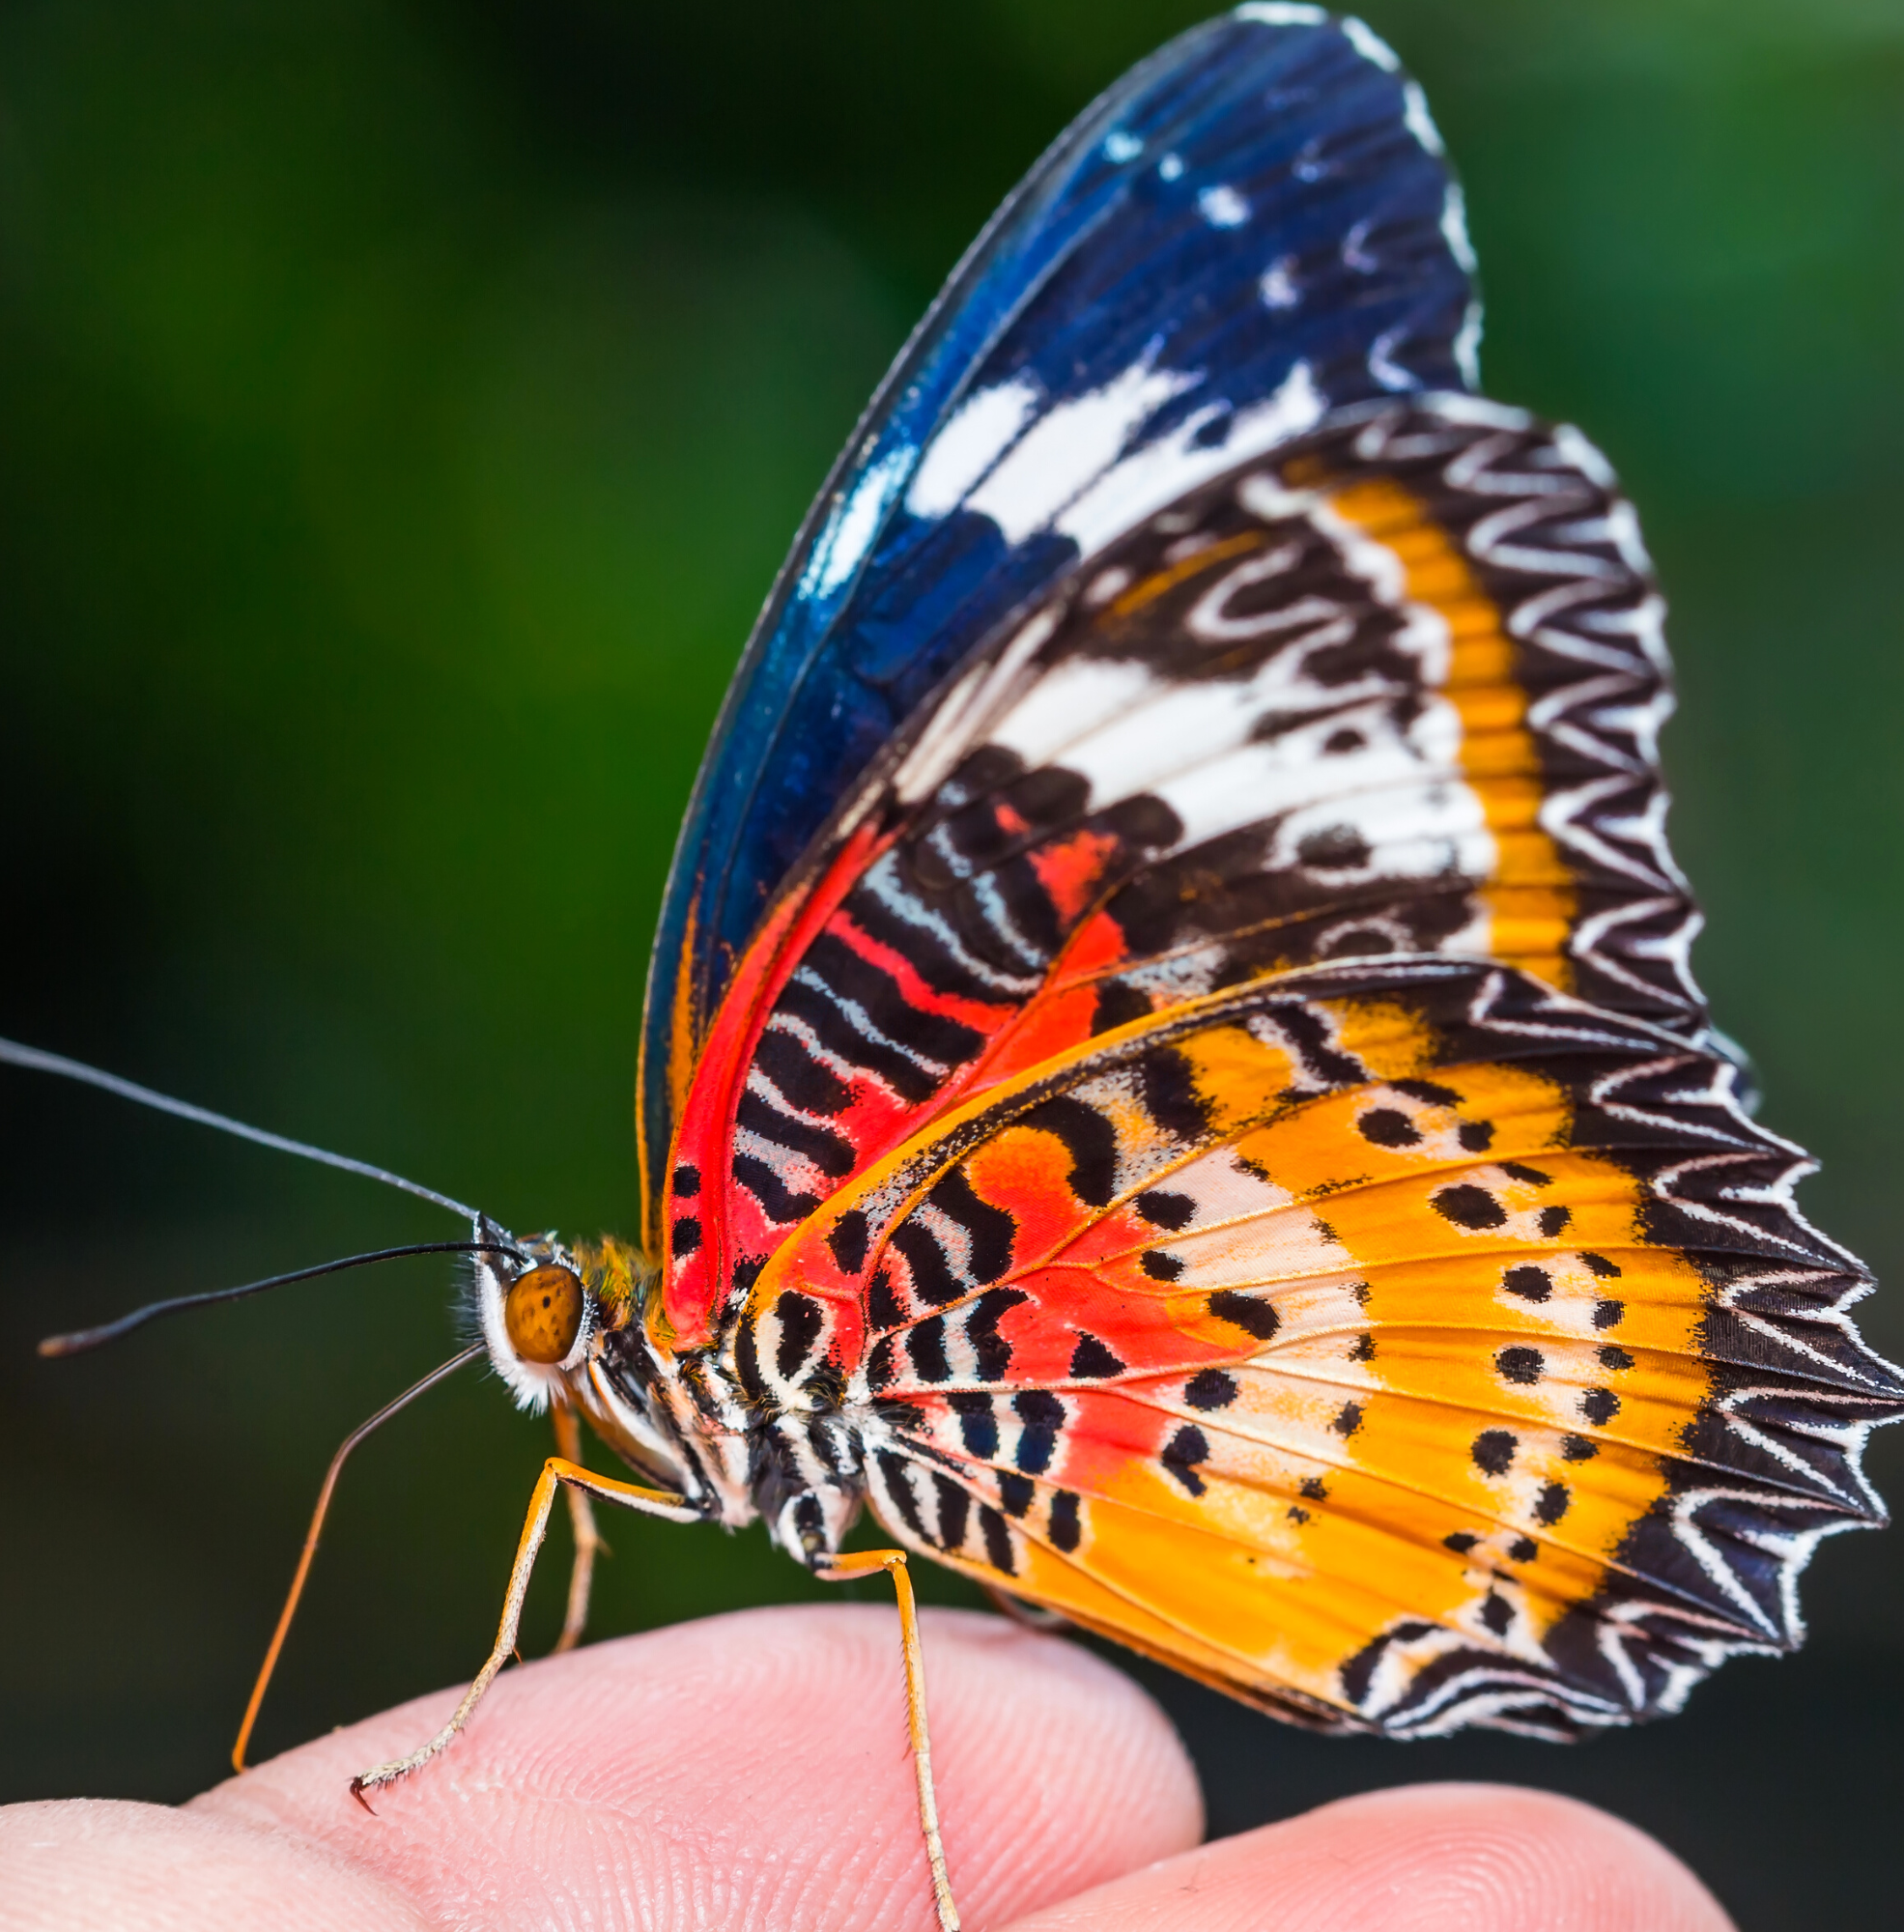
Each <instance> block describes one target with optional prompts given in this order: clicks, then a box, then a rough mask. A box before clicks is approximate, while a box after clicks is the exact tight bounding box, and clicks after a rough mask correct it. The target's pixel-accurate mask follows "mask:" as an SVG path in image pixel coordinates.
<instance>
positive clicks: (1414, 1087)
mask: <svg viewBox="0 0 1904 1932" xmlns="http://www.w3.org/2000/svg"><path fill="white" fill-rule="evenodd" d="M1388 1084H1389V1085H1390V1086H1391V1087H1392V1088H1394V1090H1395V1091H1396V1093H1398V1094H1407V1096H1408V1098H1409V1099H1410V1100H1419V1101H1421V1102H1422V1104H1423V1105H1424V1106H1429V1107H1459V1106H1460V1105H1461V1095H1460V1094H1457V1093H1456V1092H1455V1090H1454V1089H1453V1088H1452V1087H1443V1086H1441V1085H1440V1084H1439V1083H1438V1082H1437V1081H1434V1080H1391V1081H1390V1082H1389V1083H1388Z"/></svg>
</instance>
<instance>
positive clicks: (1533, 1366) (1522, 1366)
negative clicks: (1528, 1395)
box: [1494, 1348, 1547, 1388]
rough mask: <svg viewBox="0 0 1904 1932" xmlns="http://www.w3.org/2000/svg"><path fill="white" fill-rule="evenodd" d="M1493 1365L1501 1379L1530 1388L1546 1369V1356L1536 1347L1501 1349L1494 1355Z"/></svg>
mask: <svg viewBox="0 0 1904 1932" xmlns="http://www.w3.org/2000/svg"><path fill="white" fill-rule="evenodd" d="M1494 1367H1495V1369H1496V1370H1498V1371H1499V1374H1500V1378H1501V1380H1502V1381H1505V1382H1514V1383H1516V1384H1517V1385H1518V1386H1520V1387H1521V1388H1531V1387H1532V1386H1533V1385H1534V1383H1536V1382H1537V1381H1539V1380H1540V1378H1541V1377H1542V1376H1543V1375H1544V1374H1545V1373H1546V1371H1547V1358H1546V1357H1545V1356H1544V1355H1543V1354H1542V1353H1541V1351H1540V1350H1538V1349H1523V1348H1513V1349H1503V1350H1501V1351H1500V1353H1499V1354H1497V1355H1496V1356H1495V1357H1494Z"/></svg>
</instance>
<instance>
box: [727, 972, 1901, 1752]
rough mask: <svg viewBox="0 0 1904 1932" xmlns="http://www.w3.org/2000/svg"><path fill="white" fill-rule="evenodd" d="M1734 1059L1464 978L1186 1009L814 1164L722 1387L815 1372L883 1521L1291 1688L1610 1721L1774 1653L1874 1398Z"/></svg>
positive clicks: (1554, 1723) (1893, 1391)
mask: <svg viewBox="0 0 1904 1932" xmlns="http://www.w3.org/2000/svg"><path fill="white" fill-rule="evenodd" d="M1731 1077H1732V1076H1731V1069H1730V1068H1729V1066H1727V1065H1725V1064H1724V1063H1723V1062H1721V1061H1719V1060H1717V1059H1716V1058H1714V1057H1713V1056H1711V1055H1709V1054H1706V1053H1704V1052H1701V1051H1698V1050H1696V1049H1692V1048H1690V1047H1688V1046H1687V1045H1685V1044H1684V1043H1683V1042H1681V1041H1679V1040H1677V1039H1675V1038H1674V1037H1672V1036H1671V1035H1669V1034H1666V1033H1663V1032H1662V1031H1660V1030H1657V1029H1653V1028H1650V1027H1647V1026H1645V1025H1643V1024H1641V1023H1638V1022H1634V1021H1631V1020H1626V1019H1622V1018H1618V1017H1616V1016H1614V1015H1611V1014H1609V1013H1606V1012H1604V1011H1598V1010H1595V1009H1589V1008H1585V1007H1583V1006H1581V1005H1580V1004H1578V1003H1577V1002H1575V1001H1572V1000H1570V999H1567V998H1565V997H1564V996H1561V995H1558V994H1556V993H1554V992H1553V991H1552V990H1551V989H1550V988H1548V987H1546V986H1544V985H1543V984H1542V983H1541V982H1540V981H1538V980H1534V979H1533V978H1531V977H1530V976H1527V975H1524V974H1521V973H1519V972H1514V971H1510V970H1505V969H1500V968H1494V967H1490V966H1487V965H1485V964H1481V963H1472V962H1453V961H1437V960H1429V959H1409V960H1398V961H1394V962H1387V963H1382V962H1373V961H1372V962H1367V963H1364V964H1352V963H1351V964H1350V965H1346V966H1343V967H1339V968H1319V969H1310V970H1308V971H1304V972H1299V973H1296V974H1293V975H1291V976H1287V977H1284V978H1282V979H1280V980H1270V981H1266V982H1265V983H1263V984H1261V985H1259V986H1253V987H1248V988H1243V989H1240V990H1238V991H1235V992H1231V993H1227V994H1217V995H1214V996H1211V997H1210V998H1208V1000H1206V1001H1204V1002H1200V1003H1199V1004H1198V1005H1197V1006H1196V1007H1194V1008H1192V1009H1188V1010H1187V1011H1180V1012H1179V1013H1177V1014H1175V1015H1170V1016H1160V1017H1157V1018H1153V1019H1151V1020H1147V1021H1140V1022H1138V1023H1136V1024H1135V1025H1133V1026H1131V1027H1129V1028H1126V1029H1123V1030H1122V1031H1120V1032H1118V1033H1116V1034H1114V1035H1112V1036H1110V1037H1109V1038H1107V1039H1106V1040H1105V1041H1103V1042H1102V1043H1100V1044H1099V1045H1097V1046H1095V1047H1092V1046H1087V1047H1086V1048H1084V1049H1083V1050H1081V1051H1080V1052H1078V1053H1076V1054H1074V1055H1073V1056H1071V1057H1070V1058H1069V1059H1068V1060H1066V1062H1064V1063H1062V1064H1061V1065H1058V1066H1056V1067H1051V1068H1046V1069H1041V1070H1040V1071H1039V1072H1037V1073H1036V1074H1034V1075H1031V1076H1027V1077H1026V1078H1024V1079H1022V1080H1019V1081H1014V1082H1011V1083H1008V1084H1007V1085H1005V1086H1004V1087H1002V1088H1001V1089H999V1090H996V1091H995V1092H994V1094H992V1095H991V1096H989V1097H988V1098H987V1099H985V1100H981V1101H979V1102H976V1103H973V1104H972V1105H971V1106H969V1107H967V1108H966V1109H963V1110H961V1111H960V1112H959V1113H956V1114H954V1115H953V1116H952V1118H951V1119H949V1120H948V1121H946V1122H942V1123H941V1125H940V1127H939V1129H938V1130H936V1131H934V1132H932V1133H929V1134H927V1135H924V1136H922V1137H921V1138H920V1140H919V1141H917V1142H916V1143H915V1144H914V1145H913V1146H912V1147H910V1148H908V1149H905V1150H902V1151H900V1152H899V1153H898V1154H897V1155H895V1156H892V1157H889V1159H888V1160H887V1161H886V1162H884V1163H882V1164H881V1165H880V1166H879V1167H876V1168H875V1169H873V1170H871V1171H870V1172H869V1173H868V1174H867V1176H866V1177H864V1178H863V1179H861V1181H859V1182H858V1183H857V1184H855V1185H853V1186H851V1187H848V1188H847V1189H845V1190H843V1191H842V1192H841V1193H840V1194H839V1195H838V1196H837V1197H836V1198H835V1199H834V1201H832V1202H831V1203H830V1204H829V1205H828V1206H827V1207H826V1208H824V1209H823V1210H822V1211H821V1212H819V1213H818V1214H816V1215H814V1216H813V1218H812V1219H811V1221H810V1223H809V1224H808V1225H807V1226H806V1227H805V1228H803V1229H802V1231H801V1233H800V1235H799V1236H798V1237H797V1238H796V1239H795V1240H793V1241H792V1242H790V1243H788V1244H787V1245H786V1246H785V1247H784V1248H782V1250H781V1252H780V1254H779V1255H777V1257H776V1258H775V1260H774V1261H773V1263H772V1264H770V1266H769V1268H768V1269H767V1271H766V1272H765V1273H764V1274H763V1275H762V1276H761V1278H760V1279H759V1281H758V1282H757V1283H756V1284H755V1286H754V1288H753V1301H752V1304H751V1307H750V1311H749V1315H748V1318H747V1322H746V1324H745V1325H747V1326H749V1328H750V1331H751V1332H753V1333H754V1334H755V1335H756V1336H757V1337H758V1338H759V1339H758V1340H756V1343H755V1350H756V1356H755V1360H756V1368H755V1373H756V1374H757V1375H759V1376H760V1377H761V1378H762V1392H763V1394H765V1395H766V1396H768V1397H769V1399H771V1400H774V1401H777V1402H781V1403H785V1404H787V1405H789V1406H800V1405H801V1404H802V1403H803V1402H810V1400H811V1399H812V1397H811V1390H812V1389H813V1388H814V1387H816V1386H818V1384H816V1383H814V1382H813V1381H812V1379H811V1378H812V1377H813V1375H814V1373H815V1369H816V1366H817V1365H818V1364H819V1363H820V1362H821V1360H822V1358H828V1359H830V1363H831V1369H832V1372H833V1373H835V1374H837V1375H843V1376H844V1378H845V1389H846V1396H845V1400H846V1402H847V1404H848V1406H849V1407H851V1408H855V1409H858V1410H861V1411H863V1412H865V1413H867V1414H868V1415H869V1416H871V1417H872V1418H874V1419H873V1420H872V1421H871V1422H870V1423H869V1424H868V1426H867V1461H868V1474H869V1478H870V1483H871V1494H872V1497H873V1500H874V1505H875V1507H876V1509H877V1510H878V1511H879V1513H880V1515H881V1517H882V1520H884V1521H885V1523H886V1525H887V1527H888V1528H889V1529H891V1530H892V1532H893V1533H894V1534H895V1536H897V1537H899V1538H900V1539H901V1540H902V1541H904V1542H906V1543H907V1544H909V1545H910V1546H911V1547H912V1548H916V1549H918V1550H920V1551H922V1552H923V1553H925V1554H928V1555H932V1556H935V1557H938V1558H939V1559H940V1560H943V1561H948V1562H951V1563H952V1564H953V1565H954V1566H955V1567H959V1568H963V1569H966V1570H968V1571H971V1572H973V1573H975V1574H978V1575H980V1576H982V1577H985V1578H986V1579H987V1580H990V1581H994V1582H997V1583H1000V1584H1003V1585H1004V1586H1006V1587H1008V1588H1009V1589H1011V1590H1013V1591H1015V1592H1018V1593H1020V1594H1022V1595H1024V1596H1027V1597H1030V1598H1032V1599H1034V1600H1036V1601H1037V1602H1040V1603H1044V1604H1047V1605H1053V1606H1055V1607H1057V1608H1059V1609H1061V1610H1063V1611H1064V1612H1066V1614H1067V1615H1070V1616H1071V1617H1073V1618H1074V1619H1076V1620H1077V1621H1079V1622H1080V1623H1083V1624H1085V1625H1087V1626H1089V1627H1092V1628H1094V1629H1097V1630H1100V1631H1103V1632H1105V1633H1106V1634H1112V1635H1115V1636H1118V1637H1120V1638H1121V1639H1123V1640H1124V1641H1126V1642H1129V1643H1132V1644H1134V1645H1135V1646H1136V1647H1137V1648H1139V1649H1143V1650H1148V1651H1151V1652H1152V1653H1154V1654H1157V1655H1160V1656H1163V1657H1165V1658H1167V1659H1168V1660H1169V1661H1171V1662H1174V1663H1176V1664H1177V1665H1178V1666H1179V1667H1181V1668H1186V1669H1188V1670H1190V1671H1192V1672H1193V1673H1194V1674H1199V1675H1202V1676H1205V1677H1207V1678H1208V1679H1210V1680H1211V1681H1214V1682H1217V1683H1220V1684H1221V1685H1223V1686H1224V1688H1226V1689H1230V1690H1235V1691H1237V1692H1239V1693H1241V1694H1244V1695H1246V1696H1250V1697H1252V1698H1254V1699H1256V1700H1258V1701H1262V1702H1265V1703H1266V1704H1269V1705H1271V1706H1273V1707H1275V1708H1277V1709H1278V1710H1281V1711H1283V1712H1284V1713H1285V1714H1286V1715H1289V1714H1294V1715H1298V1716H1301V1717H1305V1718H1306V1719H1309V1720H1312V1721H1321V1722H1325V1723H1329V1724H1334V1725H1338V1726H1349V1727H1373V1728H1379V1729H1384V1730H1389V1731H1394V1732H1407V1733H1425V1732H1433V1731H1439V1730H1445V1729H1450V1728H1454V1727H1457V1726H1459V1725H1461V1724H1464V1723H1470V1722H1492V1723H1506V1724H1509V1725H1511V1726H1519V1727H1521V1728H1528V1729H1534V1730H1543V1731H1549V1732H1560V1733H1572V1732H1575V1731H1577V1730H1579V1729H1582V1728H1592V1727H1594V1726H1598V1725H1604V1724H1607V1723H1615V1722H1625V1721H1631V1720H1632V1719H1634V1718H1637V1717H1643V1716H1647V1715H1650V1714H1652V1713H1654V1712H1656V1711H1659V1710H1662V1709H1669V1708H1672V1707H1673V1706H1674V1705H1676V1703H1677V1702H1678V1701H1679V1699H1680V1698H1682V1697H1683V1696H1684V1694H1685V1692H1686V1690H1687V1689H1688V1688H1689V1687H1690V1685H1691V1682H1692V1681H1693V1680H1694V1679H1696V1677H1698V1676H1699V1675H1701V1674H1703V1673H1704V1672H1705V1671H1706V1670H1707V1669H1709V1668H1711V1667H1712V1665H1713V1664H1714V1663H1715V1662H1718V1661H1719V1659H1720V1658H1722V1657H1723V1656H1724V1655H1726V1654H1728V1653H1730V1652H1732V1651H1736V1650H1740V1649H1779V1648H1785V1647H1788V1646H1790V1645H1791V1644H1793V1643H1794V1642H1796V1641H1797V1638H1798V1634H1799V1633H1798V1630H1797V1627H1796V1621H1795V1616H1794V1612H1793V1608H1792V1601H1791V1592H1790V1589H1789V1584H1790V1580H1791V1577H1792V1574H1793V1573H1794V1571H1795V1568H1796V1566H1797V1565H1798V1564H1799V1563H1800V1562H1801V1561H1802V1560H1803V1554H1804V1553H1805V1551H1807V1550H1808V1548H1809V1544H1810V1542H1811V1541H1812V1540H1815V1538H1816V1537H1817V1536H1818V1535H1819V1534H1821V1533H1824V1532H1826V1531H1828V1530H1830V1529H1833V1528H1842V1527H1848V1526H1850V1525H1852V1524H1854V1523H1857V1522H1862V1521H1870V1520H1875V1519H1876V1515H1877V1508H1876V1504H1875V1499H1874V1498H1873V1497H1872V1495H1871V1493H1870V1492H1869V1490H1868V1489H1867V1488H1866V1486H1865V1485H1864V1483H1863V1481H1862V1478H1861V1475H1860V1473H1859V1471H1858V1468H1857V1463H1856V1443H1857V1440H1858V1438H1859V1435H1860V1434H1861V1431H1862V1429H1864V1428H1866V1427H1868V1426H1869V1424H1870V1423H1871V1422H1872V1421H1874V1420H1877V1419H1881V1418H1882V1417H1883V1416H1885V1415H1888V1414H1891V1413H1894V1412H1895V1411H1896V1407H1897V1403H1898V1398H1899V1394H1900V1385H1899V1383H1898V1380H1897V1378H1896V1377H1895V1375H1894V1374H1893V1373H1892V1372H1891V1371H1890V1370H1889V1369H1887V1368H1886V1367H1885V1366H1884V1365H1883V1364H1882V1363H1880V1362H1878V1361H1877V1360H1876V1358H1874V1357H1872V1356H1870V1355H1868V1354H1867V1353H1866V1352H1865V1351H1864V1350H1862V1349H1861V1347H1860V1346H1859V1345H1858V1344H1857V1343H1856V1341H1855V1338H1853V1337H1852V1336H1851V1335H1850V1333H1849V1330H1848V1327H1847V1325H1846V1324H1845V1322H1844V1320H1843V1314H1842V1311H1843V1308H1844V1306H1845V1304H1846V1303H1847V1302H1848V1301H1849V1300H1851V1299H1852V1298H1854V1297H1855V1296H1856V1295H1858V1294H1860V1293H1862V1292H1863V1291H1864V1288H1865V1286H1866V1282H1865V1278H1864V1277H1863V1275H1862V1273H1861V1270H1860V1269H1859V1268H1858V1267H1857V1265H1856V1264H1855V1263H1852V1262H1850V1261H1849V1260H1848V1258H1847V1257H1845V1256H1844V1255H1842V1254H1841V1253H1840V1252H1839V1251H1838V1250H1836V1249H1835V1248H1833V1246H1832V1245H1831V1244H1830V1243H1829V1242H1827V1241H1825V1240H1824V1239H1823V1238H1822V1237H1820V1236H1817V1235H1816V1234H1815V1233H1814V1232H1813V1231H1812V1230H1811V1229H1810V1228H1809V1227H1808V1226H1806V1224H1805V1222H1804V1221H1803V1220H1801V1219H1800V1218H1799V1216H1798V1215H1797V1214H1796V1212H1795V1211H1794V1210H1793V1208H1792V1207H1791V1205H1790V1199H1789V1188H1790V1184H1791V1181H1792V1179H1793V1178H1794V1176H1795V1173H1796V1172H1797V1171H1799V1170H1800V1169H1801V1168H1802V1163H1801V1162H1799V1161H1798V1160H1797V1159H1796V1158H1795V1156H1794V1154H1793V1151H1791V1150H1790V1149H1788V1148H1786V1147H1785V1146H1784V1145H1783V1144H1781V1143H1779V1142H1776V1140H1774V1139H1773V1138H1771V1137H1770V1136H1768V1135H1766V1134H1764V1133H1763V1132H1762V1131H1761V1130H1759V1129H1757V1128H1755V1127H1754V1126H1752V1125H1751V1124H1750V1123H1749V1122H1748V1120H1747V1119H1746V1118H1745V1116H1744V1115H1743V1114H1742V1113H1741V1112H1740V1111H1739V1110H1738V1108H1737V1107H1736V1105H1735V1104H1734V1103H1733V1101H1732V1099H1731V1097H1730V1089H1731ZM842 1227H845V1228H847V1229H849V1230H850V1231H851V1233H850V1239H849V1240H847V1241H846V1242H844V1243H842V1241H841V1240H840V1238H839V1235H840V1230H841V1228H842ZM842 1246H843V1247H844V1248H845V1249H846V1251H847V1252H846V1260H847V1261H848V1262H850V1263H852V1264H853V1265H851V1266H846V1265H842V1263H841V1255H840V1251H841V1249H842ZM867 1283H869V1284H870V1287H869V1289H868V1288H867V1287H866V1286H865V1284H867ZM789 1337H792V1338H793V1339H794V1340H795V1342H797V1343H798V1345H799V1346H797V1347H793V1348H791V1349H789V1348H788V1346H787V1342H788V1338H789Z"/></svg>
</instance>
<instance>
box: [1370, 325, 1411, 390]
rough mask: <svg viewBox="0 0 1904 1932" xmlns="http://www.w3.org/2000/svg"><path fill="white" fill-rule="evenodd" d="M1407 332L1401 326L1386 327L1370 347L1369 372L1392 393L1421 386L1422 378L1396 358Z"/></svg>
mask: <svg viewBox="0 0 1904 1932" xmlns="http://www.w3.org/2000/svg"><path fill="white" fill-rule="evenodd" d="M1405 333H1406V332H1405V331H1404V330H1403V329H1400V328H1384V329H1383V330H1382V332H1381V333H1380V334H1379V335H1378V336H1377V337H1376V339H1375V341H1374V342H1373V343H1372V344H1371V345H1370V347H1369V374H1370V375H1371V376H1373V377H1374V378H1375V379H1376V381H1377V382H1378V383H1379V384H1381V386H1382V387H1383V388H1384V389H1387V390H1388V391H1390V393H1391V394H1399V393H1401V392H1402V391H1405V390H1407V389H1418V388H1420V387H1421V378H1420V377H1419V376H1417V375H1416V374H1415V373H1414V371H1413V370H1412V369H1405V368H1403V366H1402V365H1401V363H1399V362H1398V361H1396V359H1395V352H1396V350H1398V349H1399V348H1400V347H1401V346H1402V343H1403V341H1404V340H1405Z"/></svg>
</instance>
